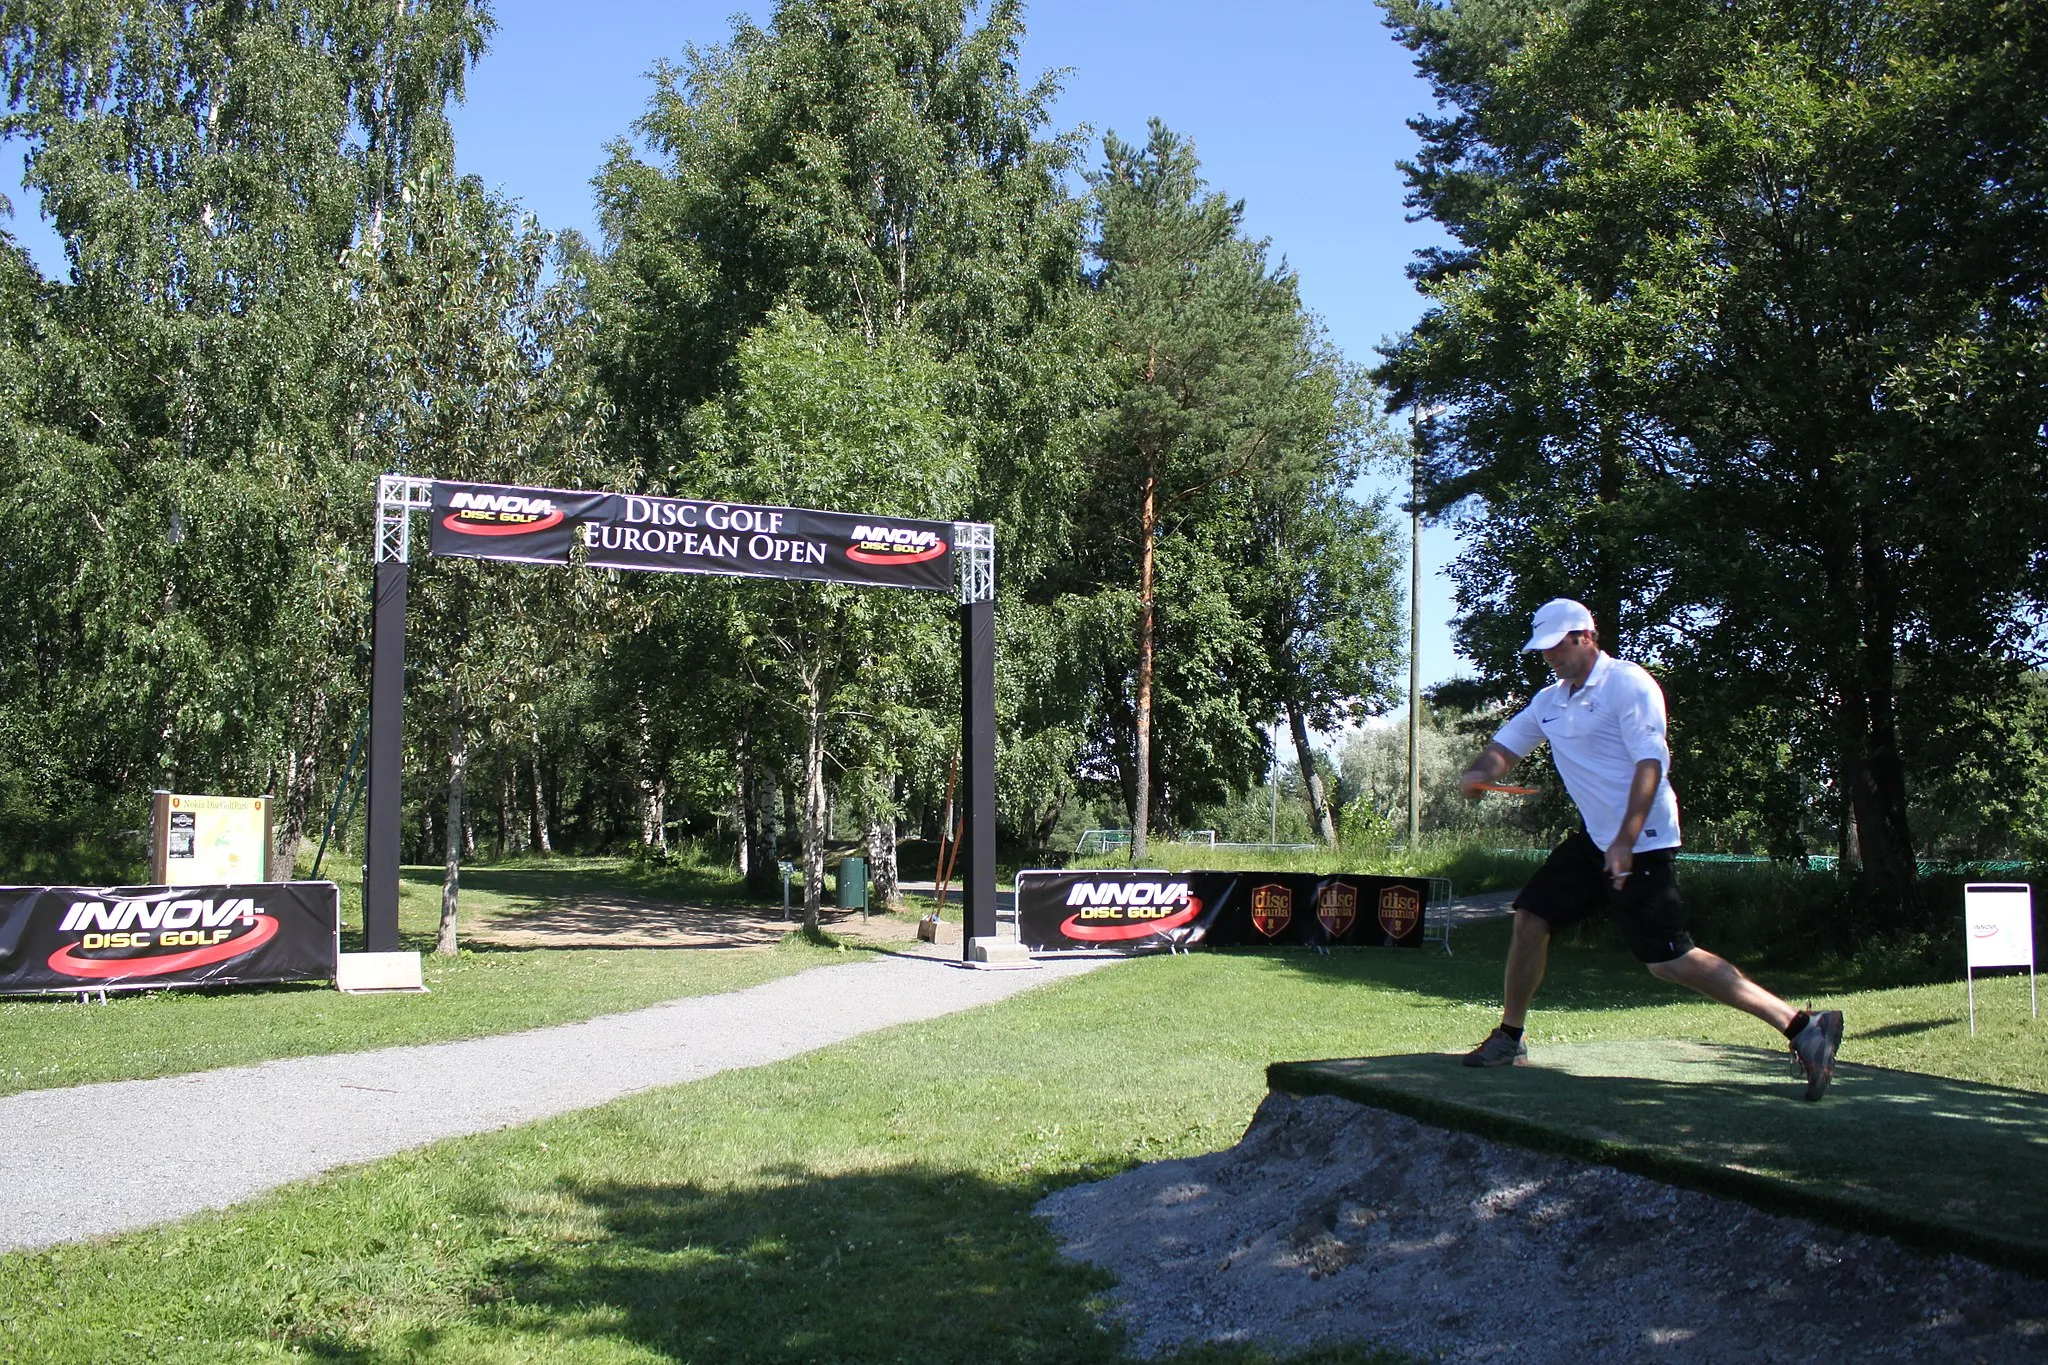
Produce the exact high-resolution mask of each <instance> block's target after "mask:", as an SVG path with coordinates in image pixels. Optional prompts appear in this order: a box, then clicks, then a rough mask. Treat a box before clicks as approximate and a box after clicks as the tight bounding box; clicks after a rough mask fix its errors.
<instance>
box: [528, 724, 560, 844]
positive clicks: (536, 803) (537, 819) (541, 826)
mask: <svg viewBox="0 0 2048 1365" xmlns="http://www.w3.org/2000/svg"><path fill="white" fill-rule="evenodd" d="M533 847H534V849H535V851H537V852H538V853H539V854H540V855H541V856H542V857H547V856H548V855H550V854H552V853H553V852H554V851H555V846H554V844H553V842H552V841H550V840H549V838H548V805H547V799H546V796H545V794H544V793H543V792H542V791H541V785H540V739H539V737H538V736H535V738H534V743H533Z"/></svg>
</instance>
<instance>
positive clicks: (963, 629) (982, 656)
mask: <svg viewBox="0 0 2048 1365" xmlns="http://www.w3.org/2000/svg"><path fill="white" fill-rule="evenodd" d="M418 512H425V513H426V514H427V517H428V541H427V546H428V552H429V553H430V554H434V555H442V556H457V557H460V558H465V559H490V560H501V561H505V562H509V563H515V564H560V565H569V564H578V563H580V564H583V565H585V566H587V567H590V568H599V569H628V570H636V571H642V572H651V573H690V574H716V575H719V576H722V577H740V578H776V579H797V580H802V581H809V582H819V583H844V584H850V585H853V586H857V587H870V588H905V589H911V590H916V591H925V592H952V593H954V594H955V595H956V598H957V600H958V602H959V604H960V697H961V725H960V736H961V753H962V759H963V763H962V774H961V775H962V777H963V778H964V779H965V783H966V790H965V792H964V793H963V800H964V806H963V812H962V813H963V817H964V828H963V830H962V832H961V845H962V849H961V852H962V856H963V858H964V859H965V862H964V865H963V869H962V876H961V891H962V893H963V896H962V899H963V905H964V909H965V917H966V924H965V926H964V928H965V932H963V933H962V934H961V936H960V939H961V955H962V957H963V958H966V959H968V960H970V961H971V960H972V959H973V955H974V951H975V940H976V939H989V938H993V937H994V936H995V932H996V900H995V880H996V846H995V730H996V715H995V595H996V593H995V528H994V527H992V526H989V525H987V524H986V523H983V522H971V521H920V520H916V519H914V518H909V517H892V516H881V515H871V514H864V513H855V512H826V511H818V510H815V509H811V508H802V507H766V506H755V505H752V504H749V503H736V502H715V501H703V500H698V499H693V498H666V497H654V496H650V495H645V494H637V493H602V492H585V491H576V490H570V489H561V488H522V487H514V486H510V485H504V484H482V483H459V482H454V481H451V480H446V479H424V478H418V477H415V476H412V475H407V474H385V475H383V476H382V477H381V478H379V479H378V481H377V552H376V586H375V607H374V610H373V611H372V614H371V618H370V642H371V655H372V658H371V665H370V672H371V679H370V759H369V811H368V820H369V830H368V839H367V844H368V849H367V852H368V863H367V866H366V868H365V869H364V870H365V873H366V880H365V882H364V887H363V928H364V937H365V939H366V943H365V947H367V948H368V950H369V951H371V952H373V953H376V952H390V951H393V950H394V949H396V948H397V947H398V853H399V843H400V828H401V820H400V813H401V806H402V802H403V795H402V793H401V790H400V780H399V774H400V769H401V766H402V763H403V754H402V749H403V738H404V731H405V726H404V711H405V599H406V581H407V575H408V573H409V565H410V561H411V558H412V518H413V515H414V514H415V513H418Z"/></svg>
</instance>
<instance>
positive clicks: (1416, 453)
mask: <svg viewBox="0 0 2048 1365" xmlns="http://www.w3.org/2000/svg"><path fill="white" fill-rule="evenodd" d="M1442 411H1443V407H1442V406H1441V405H1437V406H1432V407H1426V408H1417V409H1416V410H1415V412H1414V414H1413V416H1412V418H1411V420H1410V424H1409V433H1408V847H1409V848H1411V849H1412V848H1414V847H1415V845H1416V844H1417V843H1418V842H1419V841H1420V840H1421V838H1422V424H1423V423H1424V422H1427V421H1429V420H1430V419H1431V418H1432V417H1435V416H1436V415H1437V414H1438V413H1440V412H1442Z"/></svg>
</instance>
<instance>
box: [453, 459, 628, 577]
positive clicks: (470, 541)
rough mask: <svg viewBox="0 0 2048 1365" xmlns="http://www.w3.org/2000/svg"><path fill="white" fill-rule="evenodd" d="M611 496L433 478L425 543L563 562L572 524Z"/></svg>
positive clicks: (464, 552) (482, 555) (478, 554)
mask: <svg viewBox="0 0 2048 1365" xmlns="http://www.w3.org/2000/svg"><path fill="white" fill-rule="evenodd" d="M611 496H612V495H611V494H609V493H571V492H566V491H564V490H562V489H559V488H503V487H500V486H499V485H497V484H489V483H444V482H442V481H441V480H439V479H436V480H434V510H433V515H432V518H431V519H430V521H429V522H428V527H429V530H430V531H431V538H430V540H429V542H428V548H429V550H430V551H431V552H432V553H434V554H437V555H460V556H462V557H464V558H468V559H509V560H513V561H515V562H518V563H522V564H567V563H568V562H569V546H570V545H571V544H572V543H573V542H574V541H575V539H576V531H577V528H578V527H580V526H581V525H583V523H584V522H585V521H586V520H587V519H589V518H591V517H593V516H597V515H599V511H600V509H601V508H602V507H603V506H604V504H605V502H606V501H607V500H608V499H609V498H610V497H611Z"/></svg>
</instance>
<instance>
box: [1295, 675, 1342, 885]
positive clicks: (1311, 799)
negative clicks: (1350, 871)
mask: <svg viewBox="0 0 2048 1365" xmlns="http://www.w3.org/2000/svg"><path fill="white" fill-rule="evenodd" d="M1287 728H1288V730H1290V731H1291V732H1292V733H1293V735H1294V757H1295V761H1296V762H1298V763H1300V764H1301V778H1302V787H1303V788H1304V789H1305V790H1306V792H1307V794H1308V818H1309V823H1311V824H1312V825H1314V826H1315V830H1316V833H1317V834H1320V835H1321V836H1322V838H1323V842H1324V843H1325V844H1328V845H1329V846H1330V847H1331V848H1335V847H1336V846H1337V822H1336V821H1334V820H1332V819H1331V818H1330V803H1329V802H1328V801H1327V800H1325V799H1324V797H1323V775H1322V773H1320V772H1318V771H1317V770H1316V755H1315V750H1313V749H1311V748H1309V744H1308V722H1307V721H1305V720H1304V719H1303V718H1302V714H1301V706H1300V704H1299V703H1297V702H1292V701H1290V702H1288V703H1287Z"/></svg>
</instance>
